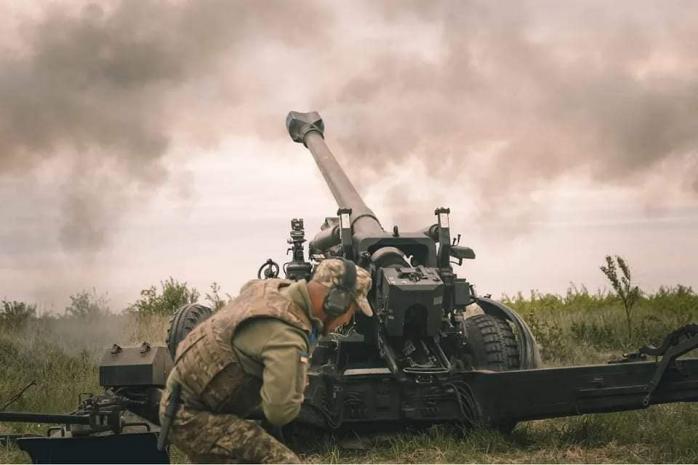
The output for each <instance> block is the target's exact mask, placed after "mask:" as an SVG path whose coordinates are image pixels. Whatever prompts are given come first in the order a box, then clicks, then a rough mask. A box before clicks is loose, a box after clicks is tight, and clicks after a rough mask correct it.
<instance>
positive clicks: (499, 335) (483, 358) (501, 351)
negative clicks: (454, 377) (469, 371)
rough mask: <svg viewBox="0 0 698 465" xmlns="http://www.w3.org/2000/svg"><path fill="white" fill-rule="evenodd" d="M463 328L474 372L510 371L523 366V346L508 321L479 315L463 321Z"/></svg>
mask: <svg viewBox="0 0 698 465" xmlns="http://www.w3.org/2000/svg"><path fill="white" fill-rule="evenodd" d="M463 326H464V327H465V331H464V332H465V336H466V339H467V342H468V347H469V355H470V358H471V363H472V365H473V368H474V369H476V370H493V371H506V370H516V369H518V368H519V367H520V357H519V346H518V344H517V343H516V337H515V336H514V331H513V330H512V328H511V326H509V323H507V322H506V320H504V319H501V318H498V317H496V316H492V315H486V314H483V315H475V316H472V317H470V318H466V319H465V320H463Z"/></svg>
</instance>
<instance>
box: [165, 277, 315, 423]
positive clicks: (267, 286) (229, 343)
mask: <svg viewBox="0 0 698 465" xmlns="http://www.w3.org/2000/svg"><path fill="white" fill-rule="evenodd" d="M292 282H293V281H287V280H282V279H266V280H261V281H260V280H254V281H250V282H248V283H247V284H246V285H245V286H243V287H242V289H241V290H240V295H239V296H238V297H237V298H236V299H235V300H233V301H232V302H231V303H229V304H228V305H226V306H225V307H224V308H222V309H221V310H219V311H218V312H217V313H215V314H214V315H213V316H211V317H210V318H208V319H207V320H205V321H204V322H202V323H201V324H200V325H198V326H197V327H196V328H194V329H193V330H192V331H191V332H190V333H189V334H188V335H187V336H186V337H185V338H184V340H183V341H182V342H181V343H180V344H179V346H178V347H177V355H176V357H175V367H174V369H175V370H177V375H178V378H179V382H180V384H182V386H183V388H184V392H185V393H186V394H187V395H185V396H183V400H184V401H185V402H187V400H188V399H187V397H189V398H190V400H191V401H194V403H197V404H198V403H202V404H204V405H205V407H206V408H207V409H210V410H211V411H213V412H226V413H235V414H238V415H243V414H246V413H248V412H249V411H250V410H252V409H253V408H254V407H256V406H257V405H258V404H259V390H260V389H261V387H262V380H261V379H259V378H257V377H255V376H252V375H249V374H247V373H245V372H244V370H243V369H242V367H241V366H240V363H239V362H238V359H237V356H236V354H235V351H234V349H233V337H234V335H235V331H236V330H237V328H239V327H240V325H241V324H242V323H243V322H245V321H248V320H251V319H253V318H276V319H279V320H282V321H284V322H286V323H287V324H290V325H292V326H295V327H296V328H299V329H301V330H302V331H304V332H306V333H309V332H310V331H311V330H312V324H311V322H310V320H309V318H308V316H307V315H306V313H305V311H303V309H301V308H300V307H298V305H296V304H295V303H294V302H293V301H292V300H291V299H289V298H287V297H285V296H284V295H283V294H281V293H280V292H279V290H280V289H281V288H283V287H286V286H288V285H289V284H291V283H292ZM192 396H193V398H191V397H192Z"/></svg>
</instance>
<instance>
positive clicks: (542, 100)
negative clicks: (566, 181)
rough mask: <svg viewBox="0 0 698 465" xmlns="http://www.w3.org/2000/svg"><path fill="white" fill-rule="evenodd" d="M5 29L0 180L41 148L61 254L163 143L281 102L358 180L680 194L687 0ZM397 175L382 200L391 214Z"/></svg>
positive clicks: (32, 161)
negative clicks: (304, 115) (56, 170)
mask: <svg viewBox="0 0 698 465" xmlns="http://www.w3.org/2000/svg"><path fill="white" fill-rule="evenodd" d="M18 30H19V31H20V32H19V33H17V37H16V38H14V39H15V41H16V42H17V44H16V45H14V46H12V45H8V46H6V47H2V48H0V108H2V110H1V111H0V180H1V179H2V178H9V177H17V176H25V175H27V173H31V172H32V171H34V170H36V169H37V168H38V167H40V166H41V165H42V164H45V163H47V162H48V161H51V160H53V161H56V160H58V161H59V164H60V165H61V166H62V167H63V169H64V170H65V173H63V175H64V176H65V177H64V179H65V182H64V183H63V184H62V186H63V187H62V190H61V193H60V195H61V203H62V211H61V212H60V214H59V215H58V217H59V218H60V224H59V226H58V228H57V229H58V231H57V232H54V231H51V232H50V233H51V234H56V235H57V237H58V239H59V242H60V244H61V246H62V248H63V249H64V250H65V251H67V252H68V253H76V254H80V253H88V254H89V253H93V252H96V251H99V250H100V249H102V248H104V247H107V246H108V244H109V239H110V231H112V230H113V225H114V224H118V220H119V213H117V212H118V211H120V210H121V211H123V209H124V207H126V208H127V207H128V206H129V205H133V204H134V203H136V202H137V201H141V200H147V199H148V198H149V196H151V195H152V193H153V192H154V191H156V190H157V188H158V187H159V186H162V185H164V183H167V182H168V170H167V166H166V165H167V163H166V160H167V157H168V155H170V154H171V153H172V152H173V150H174V149H175V148H176V147H180V146H182V147H191V146H194V147H200V148H201V147H203V148H211V147H214V146H215V145H216V143H217V142H219V141H221V140H222V139H223V138H224V137H228V136H233V137H235V136H250V135H256V136H258V137H259V138H260V140H262V141H268V142H269V143H277V142H278V143H290V142H288V136H287V135H286V134H285V131H284V129H283V118H284V116H285V114H286V112H287V111H288V110H291V109H294V110H301V111H306V110H319V111H320V112H321V114H323V116H324V117H325V119H326V120H328V121H329V120H330V119H331V120H332V123H331V124H329V123H328V128H329V129H328V132H327V134H328V137H332V138H333V141H336V142H333V147H336V152H337V154H338V158H339V159H340V161H341V160H342V159H343V157H344V156H345V155H347V154H350V155H351V157H352V158H353V160H354V162H353V163H352V164H351V165H352V166H347V165H348V164H347V163H344V165H345V166H347V168H348V171H349V174H350V177H352V178H353V179H354V180H355V181H356V183H357V185H360V184H363V183H362V181H365V180H367V179H373V180H375V179H379V178H385V177H388V176H390V174H391V173H392V172H393V171H394V170H396V169H399V167H400V166H402V165H403V164H404V163H406V162H407V161H409V160H416V161H418V162H419V163H421V164H422V165H423V166H424V167H425V169H426V172H427V174H428V175H430V177H431V178H432V179H435V180H441V181H448V182H449V183H456V184H458V183H460V184H463V186H464V187H463V189H464V190H463V192H464V196H465V195H470V196H472V197H468V202H467V203H468V204H472V205H474V207H473V208H474V210H475V213H476V214H477V215H480V216H494V217H504V218H509V220H510V221H518V220H520V219H521V218H525V217H527V216H529V215H531V214H532V213H533V212H534V211H535V210H536V209H538V208H539V207H540V205H539V204H537V203H536V201H535V199H533V197H532V192H534V191H535V190H536V189H537V188H540V187H544V186H546V185H548V184H550V183H554V182H557V181H559V180H560V179H563V178H564V177H575V176H579V177H584V176H588V177H590V178H592V179H594V180H595V181H596V182H599V183H607V184H611V185H630V186H639V187H638V189H639V191H641V192H642V191H643V186H644V183H645V181H646V180H647V179H648V178H650V177H652V176H656V175H657V174H658V173H659V174H671V176H672V177H671V182H667V183H666V185H665V186H664V187H666V190H665V191H664V192H663V194H665V195H670V194H671V193H672V192H673V193H677V192H678V193H679V194H680V195H684V196H689V197H690V198H695V196H696V194H697V193H698V155H697V148H698V73H697V71H698V52H696V50H695V46H694V42H695V37H698V6H696V4H695V3H694V2H689V1H677V2H671V3H668V4H667V3H661V4H660V3H657V2H649V1H632V2H631V1H623V2H614V3H613V4H609V3H608V2H600V1H598V2H597V1H591V2H574V3H572V2H565V3H560V2H555V1H537V2H519V3H516V4H512V3H497V2H485V1H470V2H463V1H449V0H443V1H433V2H420V1H414V2H392V1H388V2H383V3H378V4H375V3H374V2H364V3H355V2H352V4H351V5H347V4H345V3H343V2H318V3H312V2H303V3H297V2H296V3H294V2H268V1H267V2H227V1H222V0H204V1H198V2H178V1H173V2H170V3H161V2H154V1H149V0H148V1H135V0H123V1H120V2H118V3H112V4H109V5H108V6H97V5H94V4H89V3H86V4H84V5H83V6H82V7H80V8H76V6H75V4H74V3H66V4H64V5H53V4H52V5H51V6H49V7H47V8H46V9H45V10H42V11H41V13H40V14H38V15H34V16H31V17H27V18H26V19H25V20H24V21H23V22H21V24H19V28H18ZM357 166H360V168H356V167H357ZM366 184H368V183H366ZM407 184H409V183H407ZM405 187H408V186H407V185H398V186H394V187H393V188H392V189H391V190H389V191H388V192H387V194H386V196H385V202H386V207H387V209H389V210H391V209H392V210H394V213H395V216H396V217H397V218H403V219H404V218H406V217H407V216H408V215H409V213H408V211H414V210H415V207H414V203H412V202H410V201H409V200H410V199H407V200H408V201H406V199H405V198H404V197H400V198H399V201H395V200H392V199H395V198H396V197H397V196H396V195H394V194H395V192H397V191H401V192H405V191H406V189H404V188H405ZM648 195H649V194H648ZM677 195H678V194H677ZM413 196H414V195H413ZM414 197H416V196H414ZM412 200H415V201H422V200H423V199H418V198H414V199H412ZM429 200H430V206H432V207H433V206H434V205H432V202H431V199H429ZM407 208H409V210H407ZM122 214H126V213H122Z"/></svg>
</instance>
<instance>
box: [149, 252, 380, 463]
mask: <svg viewBox="0 0 698 465" xmlns="http://www.w3.org/2000/svg"><path fill="white" fill-rule="evenodd" d="M325 262H327V263H325ZM325 262H323V264H324V265H322V264H321V266H319V267H318V272H316V275H317V278H318V279H319V282H321V283H322V284H325V285H328V286H329V285H332V283H334V282H335V281H336V279H337V278H336V277H335V276H334V275H335V274H336V273H337V266H336V264H333V262H337V260H325ZM329 265H332V266H329ZM342 266H343V264H342ZM328 269H329V271H328ZM320 278H322V279H320ZM367 279H368V281H367ZM366 284H367V285H368V287H370V276H369V275H368V273H367V272H366V271H365V270H360V271H359V272H358V276H357V289H361V290H362V292H361V293H359V295H357V299H356V300H357V303H359V305H360V307H362V311H364V312H366V311H365V310H363V307H364V305H362V304H364V302H360V300H362V299H363V301H365V296H366V292H367V291H368V287H364V286H365V285H366ZM365 306H368V302H367V301H365ZM368 308H369V309H370V306H368ZM321 327H322V322H321V321H319V320H318V319H316V318H314V317H313V316H312V311H311V308H310V298H309V296H308V291H307V288H306V283H305V282H304V281H299V282H295V283H294V282H292V281H285V280H280V279H269V280H264V281H251V282H249V283H248V284H246V285H245V286H243V288H242V289H241V291H240V295H239V296H238V297H237V298H236V299H235V300H233V301H232V302H231V303H230V304H228V305H226V306H225V307H224V308H223V309H221V310H220V311H218V312H217V313H216V314H214V315H213V316H212V317H211V318H209V319H208V320H206V321H204V322H203V323H201V324H200V325H199V326H197V327H196V328H195V329H194V330H193V331H192V332H191V333H189V334H188V335H187V337H186V338H185V339H184V340H183V341H182V342H181V343H180V344H179V347H178V348H177V356H176V358H175V366H174V368H173V370H172V372H171V373H170V376H169V378H168V381H167V388H166V390H165V392H164V393H163V396H162V401H161V403H160V416H161V418H163V414H164V411H165V407H166V405H167V403H168V401H169V397H170V392H172V388H173V386H174V385H175V384H179V385H180V386H181V395H180V400H181V402H182V404H181V406H180V407H179V409H178V410H177V413H176V415H175V417H174V419H173V421H172V424H171V428H170V432H169V439H170V441H171V442H172V443H173V444H175V445H176V446H177V447H178V448H179V449H181V450H182V451H183V452H185V453H186V454H187V455H188V456H189V458H190V460H192V461H193V462H231V461H233V460H241V461H245V462H256V463H298V462H299V459H298V456H296V454H295V453H293V451H291V450H290V449H288V448H287V447H286V446H284V445H283V444H282V443H280V442H279V441H277V440H276V439H275V438H273V437H272V436H271V435H269V434H268V433H267V432H266V431H265V430H264V429H263V428H261V427H260V426H258V425H257V424H256V423H254V422H251V421H248V420H244V418H245V417H247V416H248V415H249V414H250V413H251V412H252V410H254V409H255V408H256V407H257V406H259V405H260V404H261V405H262V408H263V411H264V414H265V416H266V418H267V420H268V421H269V422H270V423H272V424H274V425H283V424H286V423H288V422H289V421H291V420H292V419H293V418H295V417H296V416H297V415H298V412H299V411H300V405H301V403H302V402H303V390H304V388H305V384H306V381H305V380H306V374H307V365H308V356H309V353H310V352H311V351H312V348H313V345H314V343H311V341H314V340H315V339H316V337H317V332H318V330H320V329H321Z"/></svg>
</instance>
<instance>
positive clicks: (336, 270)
mask: <svg viewBox="0 0 698 465" xmlns="http://www.w3.org/2000/svg"><path fill="white" fill-rule="evenodd" d="M344 266H345V265H344V262H343V261H342V260H339V259H337V258H327V259H325V260H323V261H321V262H320V263H319V264H318V266H317V267H316V268H315V274H314V275H313V279H312V280H313V281H315V282H317V283H319V284H322V285H323V286H325V287H334V286H339V285H341V283H342V278H343V276H344ZM370 290H371V275H370V274H369V273H368V271H366V270H364V269H363V268H361V267H360V266H357V267H356V290H355V292H354V301H355V302H356V305H358V307H359V308H360V309H361V311H362V312H363V313H364V315H366V316H373V310H371V305H370V304H369V303H368V299H367V298H366V296H367V295H368V291H370Z"/></svg>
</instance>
